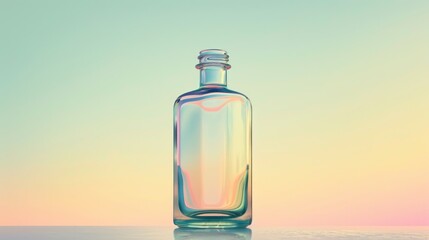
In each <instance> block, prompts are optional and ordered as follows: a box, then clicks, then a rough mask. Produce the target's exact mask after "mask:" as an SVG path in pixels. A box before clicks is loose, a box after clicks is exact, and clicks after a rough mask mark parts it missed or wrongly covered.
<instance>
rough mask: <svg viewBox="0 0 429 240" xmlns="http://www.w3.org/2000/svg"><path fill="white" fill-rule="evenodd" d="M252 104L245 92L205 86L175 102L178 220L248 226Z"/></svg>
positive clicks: (205, 225) (216, 225)
mask: <svg viewBox="0 0 429 240" xmlns="http://www.w3.org/2000/svg"><path fill="white" fill-rule="evenodd" d="M251 118H252V109H251V103H250V101H249V99H248V98H247V97H246V96H244V95H243V94H241V93H238V92H235V91H232V90H229V89H227V88H225V87H219V86H204V87H202V88H200V89H197V90H195V91H192V92H189V93H186V94H183V95H181V96H180V97H179V98H178V99H177V100H176V102H175V105H174V223H175V224H176V225H178V226H179V227H197V228H232V227H245V226H247V225H249V224H250V223H251V219H252V216H251V215H252V200H251V199H252V149H251V141H252V132H251V128H252V126H251V124H252V122H251V120H252V119H251Z"/></svg>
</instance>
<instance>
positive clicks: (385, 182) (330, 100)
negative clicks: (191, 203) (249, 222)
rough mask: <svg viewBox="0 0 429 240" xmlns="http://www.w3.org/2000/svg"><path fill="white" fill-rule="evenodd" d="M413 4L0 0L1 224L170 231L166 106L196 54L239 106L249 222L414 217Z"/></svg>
mask: <svg viewBox="0 0 429 240" xmlns="http://www.w3.org/2000/svg"><path fill="white" fill-rule="evenodd" d="M107 2H109V3H107ZM428 12H429V1H395V0H391V1H387V0H385V1H382V0H380V1H373V0H363V1H255V2H251V1H223V0H219V1H196V0H195V1H68V2H66V1H62V2H60V1H4V0H2V1H0V225H172V181H173V180H172V170H173V169H172V120H173V119H172V107H173V102H174V100H175V98H176V97H177V96H178V95H179V94H181V93H183V92H185V91H189V90H192V89H195V88H196V87H197V86H198V77H199V75H198V71H197V70H196V69H195V68H194V65H195V64H196V63H197V59H196V57H197V55H198V51H199V50H201V49H205V48H223V49H226V50H227V51H228V52H229V53H230V57H231V58H230V59H231V61H230V63H231V65H232V69H231V70H230V71H229V86H230V87H231V88H232V89H235V90H238V91H241V92H243V93H245V94H246V95H248V96H249V97H250V99H251V100H252V102H253V107H254V125H253V127H254V175H253V176H254V225H253V226H262V225H281V226H315V225H337V226H338V225H340V226H343V225H371V226H375V225H429V14H428Z"/></svg>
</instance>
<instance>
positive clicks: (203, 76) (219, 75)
mask: <svg viewBox="0 0 429 240" xmlns="http://www.w3.org/2000/svg"><path fill="white" fill-rule="evenodd" d="M226 71H227V70H226V69H225V68H224V67H221V66H205V67H203V68H201V69H200V87H210V86H215V87H226V85H227V78H226Z"/></svg>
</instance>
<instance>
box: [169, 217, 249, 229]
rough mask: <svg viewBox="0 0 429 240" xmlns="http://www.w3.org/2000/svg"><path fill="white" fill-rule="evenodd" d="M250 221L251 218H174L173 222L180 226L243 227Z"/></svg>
mask: <svg viewBox="0 0 429 240" xmlns="http://www.w3.org/2000/svg"><path fill="white" fill-rule="evenodd" d="M251 222H252V220H251V219H248V220H237V219H230V220H229V219H186V220H182V219H174V224H175V225H176V226H178V227H181V228H245V227H247V226H249V225H250V224H251Z"/></svg>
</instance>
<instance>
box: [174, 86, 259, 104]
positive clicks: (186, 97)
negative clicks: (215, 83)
mask: <svg viewBox="0 0 429 240" xmlns="http://www.w3.org/2000/svg"><path fill="white" fill-rule="evenodd" d="M228 97H232V98H237V97H238V98H240V99H242V101H245V102H248V104H251V103H250V99H249V98H248V97H247V96H246V95H244V94H243V93H240V92H237V91H234V90H231V89H228V88H225V87H210V88H198V89H195V90H193V91H189V92H186V93H184V94H181V95H180V96H179V97H177V99H176V101H175V105H176V104H179V103H180V104H184V103H186V102H193V101H200V100H202V99H215V98H228Z"/></svg>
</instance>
